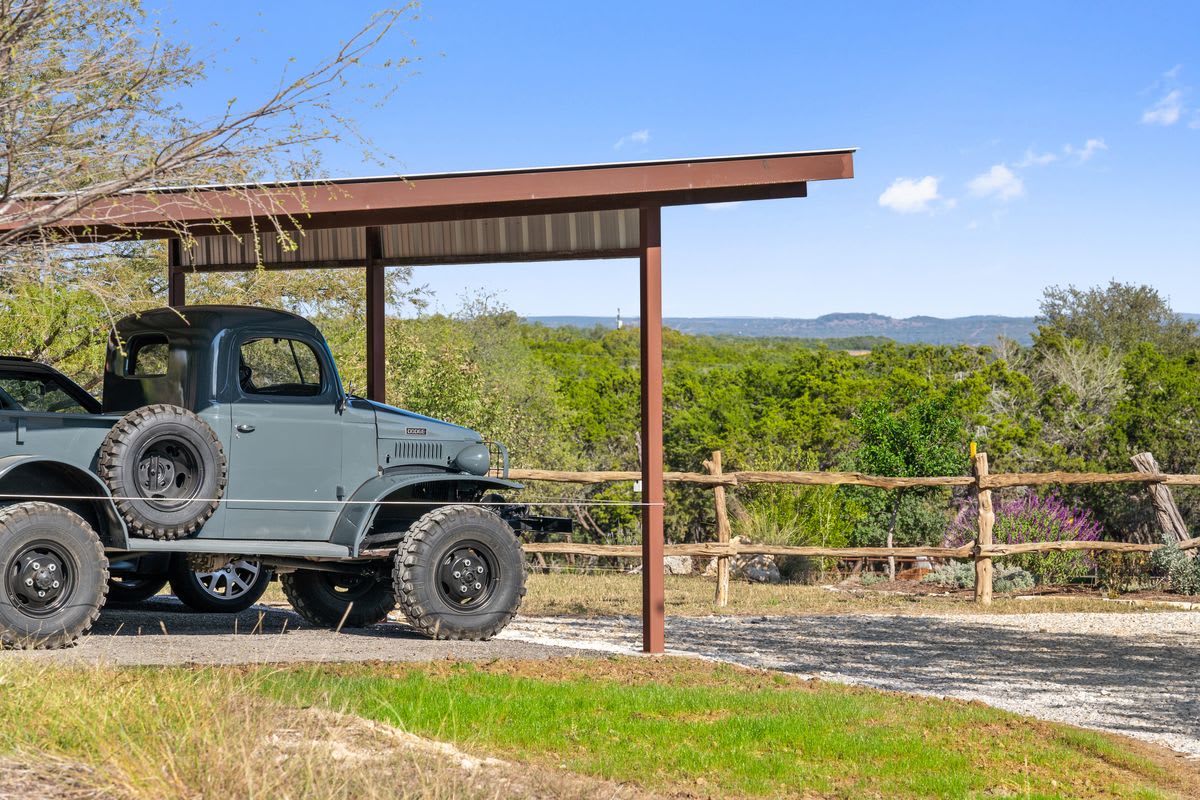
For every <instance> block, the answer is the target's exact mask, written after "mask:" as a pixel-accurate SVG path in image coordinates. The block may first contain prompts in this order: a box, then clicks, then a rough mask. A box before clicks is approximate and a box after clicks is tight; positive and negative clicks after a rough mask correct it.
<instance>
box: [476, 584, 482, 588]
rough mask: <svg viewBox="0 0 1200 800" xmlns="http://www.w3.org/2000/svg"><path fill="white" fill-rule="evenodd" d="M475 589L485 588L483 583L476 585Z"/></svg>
mask: <svg viewBox="0 0 1200 800" xmlns="http://www.w3.org/2000/svg"><path fill="white" fill-rule="evenodd" d="M475 588H476V589H482V588H483V584H482V583H476V584H475Z"/></svg>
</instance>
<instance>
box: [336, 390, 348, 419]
mask: <svg viewBox="0 0 1200 800" xmlns="http://www.w3.org/2000/svg"><path fill="white" fill-rule="evenodd" d="M347 402H348V398H347V396H346V393H345V392H342V394H341V396H339V397H338V401H337V413H339V414H344V413H346V404H347Z"/></svg>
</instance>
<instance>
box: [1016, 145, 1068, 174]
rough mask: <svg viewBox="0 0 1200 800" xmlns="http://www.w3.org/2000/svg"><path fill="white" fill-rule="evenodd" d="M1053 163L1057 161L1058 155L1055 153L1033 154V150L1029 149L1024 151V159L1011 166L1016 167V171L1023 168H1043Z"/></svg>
mask: <svg viewBox="0 0 1200 800" xmlns="http://www.w3.org/2000/svg"><path fill="white" fill-rule="evenodd" d="M1055 161H1058V155H1056V154H1055V153H1035V152H1033V148H1032V147H1029V148H1026V150H1025V157H1024V158H1022V159H1021V160H1020V161H1018V162H1017V163H1016V164H1014V165H1013V166H1015V167H1017V168H1018V169H1024V168H1025V167H1044V166H1046V165H1047V164H1053V163H1054V162H1055Z"/></svg>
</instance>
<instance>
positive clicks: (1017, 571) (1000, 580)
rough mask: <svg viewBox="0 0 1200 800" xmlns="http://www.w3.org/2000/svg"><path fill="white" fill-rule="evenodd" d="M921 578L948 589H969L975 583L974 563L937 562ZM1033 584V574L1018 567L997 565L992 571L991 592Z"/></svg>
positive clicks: (1018, 589) (1025, 587)
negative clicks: (931, 570)
mask: <svg viewBox="0 0 1200 800" xmlns="http://www.w3.org/2000/svg"><path fill="white" fill-rule="evenodd" d="M921 580H922V581H924V582H925V583H936V584H938V585H939V586H945V587H947V588H949V589H969V588H971V587H972V586H974V585H975V564H974V562H972V561H951V562H950V563H948V564H938V565H937V566H936V567H934V568H933V572H930V573H929V574H928V575H926V576H925V577H924V578H922V579H921ZM1033 585H1034V580H1033V576H1032V575H1030V574H1029V573H1028V572H1026V571H1025V570H1024V569H1022V568H1020V567H1005V566H997V567H996V568H995V569H994V570H993V571H992V591H993V592H1017V591H1021V590H1022V589H1032V588H1033Z"/></svg>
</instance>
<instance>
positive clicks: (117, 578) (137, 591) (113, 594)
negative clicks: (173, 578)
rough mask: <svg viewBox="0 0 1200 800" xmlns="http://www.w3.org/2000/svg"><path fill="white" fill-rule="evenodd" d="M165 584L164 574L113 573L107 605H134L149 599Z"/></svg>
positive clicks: (109, 580) (109, 582)
mask: <svg viewBox="0 0 1200 800" xmlns="http://www.w3.org/2000/svg"><path fill="white" fill-rule="evenodd" d="M166 585H167V576H166V575H113V576H111V577H110V578H109V579H108V603H107V605H110V606H112V605H134V604H136V603H141V602H143V601H145V600H149V599H150V598H151V597H154V595H156V594H158V593H159V592H161V591H162V588H163V587H164V586H166Z"/></svg>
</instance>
